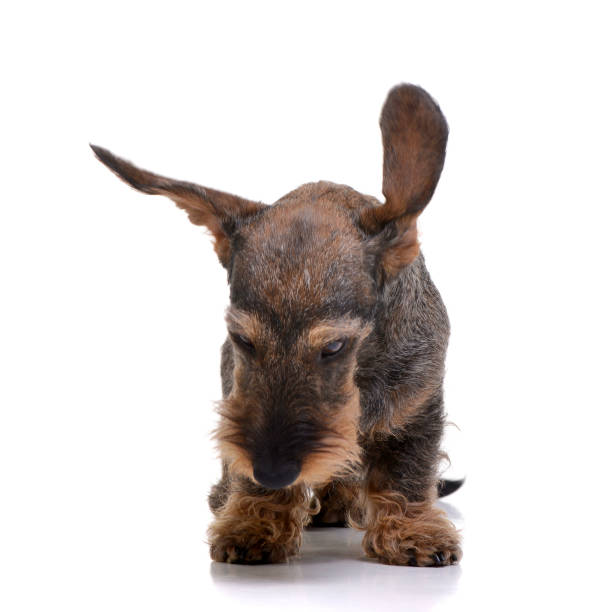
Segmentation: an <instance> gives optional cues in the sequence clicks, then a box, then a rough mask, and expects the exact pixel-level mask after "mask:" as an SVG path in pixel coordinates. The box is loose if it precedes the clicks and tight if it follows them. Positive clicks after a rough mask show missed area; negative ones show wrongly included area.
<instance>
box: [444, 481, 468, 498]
mask: <svg viewBox="0 0 612 612" xmlns="http://www.w3.org/2000/svg"><path fill="white" fill-rule="evenodd" d="M464 482H465V478H462V479H461V480H448V479H446V478H441V479H440V480H439V481H438V497H446V496H447V495H450V494H451V493H454V492H455V491H456V490H457V489H459V488H460V487H461V486H462V485H463V483H464Z"/></svg>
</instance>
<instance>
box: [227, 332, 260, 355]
mask: <svg viewBox="0 0 612 612" xmlns="http://www.w3.org/2000/svg"><path fill="white" fill-rule="evenodd" d="M232 338H233V339H234V341H235V342H237V343H238V344H239V345H240V346H242V347H243V348H245V349H247V350H248V351H252V350H254V349H255V346H254V345H253V343H252V342H251V341H250V340H249V339H248V338H247V337H246V336H243V335H242V334H232Z"/></svg>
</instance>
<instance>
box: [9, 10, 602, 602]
mask: <svg viewBox="0 0 612 612" xmlns="http://www.w3.org/2000/svg"><path fill="white" fill-rule="evenodd" d="M605 9H606V3H604V2H601V3H592V2H580V3H573V4H572V3H564V2H554V3H552V2H551V3H542V2H540V3H538V2H529V3H521V2H512V3H494V2H483V3H465V2H453V3H451V2H449V3H440V2H418V3H409V2H380V1H379V2H377V3H360V2H350V3H348V2H327V3H319V2H314V1H311V2H308V3H301V4H298V3H291V2H278V3H274V2H261V1H260V2H251V3H238V2H223V3H220V2H219V3H207V2H193V3H186V2H153V1H149V2H142V3H136V2H126V1H124V2H112V1H108V0H107V1H105V2H97V3H91V2H74V3H70V2H22V3H19V4H17V3H14V4H13V5H12V6H10V7H9V6H8V5H7V6H5V7H4V9H3V11H2V18H1V19H0V57H1V60H0V61H1V62H2V83H1V85H2V94H1V98H0V100H1V101H0V105H1V114H0V128H1V131H0V137H1V141H0V168H1V176H2V196H1V211H0V214H1V219H0V255H1V258H0V266H1V284H0V290H1V291H2V298H1V302H0V309H1V316H0V343H1V345H0V351H1V352H0V376H1V385H0V394H1V395H0V401H1V412H0V419H1V420H0V497H1V501H0V583H1V586H0V607H1V608H2V609H3V610H6V611H9V610H10V611H12V610H66V611H68V610H70V611H72V610H141V609H142V610H144V609H146V610H181V611H183V610H185V611H187V610H206V609H215V608H216V609H221V608H222V609H234V608H235V607H241V608H242V609H249V608H259V607H262V608H265V609H268V610H273V609H286V608H287V607H289V608H290V609H293V610H298V609H299V610H301V609H341V608H344V607H349V606H350V607H352V608H354V609H358V608H359V607H360V606H361V605H363V606H364V607H368V608H369V609H417V610H420V609H425V610H432V609H453V610H458V609H466V610H474V609H480V608H482V609H485V610H493V609H495V610H500V609H514V610H515V609H517V607H518V606H521V608H523V609H539V608H540V607H542V606H553V605H555V606H563V605H566V606H568V607H569V608H571V609H576V606H578V605H580V606H584V609H587V610H596V609H609V608H607V606H609V605H610V604H609V579H608V575H609V570H610V550H611V547H610V544H611V542H610V536H609V531H610V520H609V516H610V509H611V505H610V499H609V482H608V479H609V474H610V472H609V465H610V461H609V450H608V448H609V447H608V444H609V440H610V425H611V422H610V412H609V411H610V408H611V401H610V393H609V383H608V377H609V374H610V341H611V340H612V338H611V333H610V331H611V330H610V312H611V309H612V308H611V307H612V304H611V300H610V264H611V257H610V247H609V235H610V227H611V221H612V214H611V205H612V198H611V189H610V180H609V176H610V163H611V159H610V136H611V123H610V109H611V105H612V95H611V89H610V56H611V51H612V49H611V48H610V47H611V45H610V25H609V24H610V19H609V17H608V15H607V14H606V10H605ZM403 81H405V82H413V83H417V84H420V85H422V86H423V87H425V88H426V89H427V90H428V91H430V93H431V94H432V95H433V96H434V97H435V98H436V99H437V100H438V101H439V103H440V105H441V107H442V109H443V111H444V112H445V114H446V116H447V119H448V121H449V124H450V127H451V134H450V140H449V145H448V155H447V163H446V167H445V170H444V173H443V176H442V179H441V182H440V184H439V188H438V190H437V192H436V195H435V197H434V199H433V201H432V202H431V205H430V207H429V208H428V209H427V211H426V213H425V214H424V215H423V217H422V224H421V241H422V245H423V251H424V253H425V255H426V258H427V262H428V265H429V268H430V271H431V273H432V275H433V278H434V280H435V282H436V283H437V285H438V287H439V289H440V290H441V292H442V295H443V297H444V299H445V301H446V304H447V307H448V309H449V312H450V316H451V320H452V324H453V336H452V342H451V347H450V352H449V356H448V362H447V365H448V376H447V407H448V413H449V419H450V420H452V421H454V422H455V423H456V424H457V425H458V426H459V427H460V432H457V431H456V430H453V431H452V432H451V433H452V435H451V436H450V437H449V440H448V448H449V451H450V453H451V458H452V459H453V467H452V472H449V473H452V474H462V473H467V475H468V480H467V484H466V485H465V488H464V489H463V490H462V491H461V492H459V493H457V494H456V495H454V496H453V497H451V498H449V499H448V504H449V505H448V506H447V508H448V510H449V512H450V513H451V514H452V515H453V516H455V517H456V518H457V522H458V523H459V524H460V525H461V526H462V527H463V528H464V538H465V558H464V561H463V563H462V564H461V566H459V567H456V568H447V569H439V570H433V569H416V568H386V567H383V566H379V565H375V564H372V563H368V562H366V561H365V560H363V559H361V558H360V552H359V537H360V536H359V534H354V533H350V532H345V531H341V532H340V531H337V530H336V531H332V532H329V535H326V534H320V533H313V534H312V535H310V536H309V538H308V540H307V542H306V547H305V551H304V557H303V559H302V561H298V562H296V563H292V564H290V565H288V566H284V567H279V566H274V567H266V568H234V567H231V568H228V567H227V566H219V565H217V564H211V562H210V561H209V559H208V550H207V546H206V545H205V543H204V539H205V537H206V527H207V524H208V522H209V520H210V515H209V513H208V510H207V506H206V494H207V491H208V488H209V486H210V484H211V483H212V482H213V481H214V479H215V478H216V477H217V474H218V465H217V462H216V459H215V452H214V448H213V444H212V442H211V440H210V438H209V434H210V431H211V430H212V428H213V427H214V422H215V417H214V401H215V400H217V399H219V397H220V384H219V377H218V366H219V347H220V344H221V342H222V339H223V337H224V323H223V311H224V308H225V306H226V305H227V299H228V298H227V288H226V285H225V276H224V272H223V270H222V268H221V267H220V265H219V264H218V262H217V260H216V257H215V255H214V253H213V250H212V247H211V245H210V241H209V239H208V238H207V236H205V235H204V232H203V231H202V229H201V228H196V227H194V226H191V225H190V224H189V223H188V221H187V219H186V217H185V215H184V214H183V213H181V212H180V211H177V210H176V209H175V208H174V206H173V204H172V203H171V202H170V201H168V200H164V199H163V198H153V197H150V196H145V195H141V194H138V193H136V192H134V191H132V190H130V189H129V188H128V187H127V186H125V185H124V184H122V183H120V182H119V181H118V180H117V179H116V178H115V177H114V176H112V175H111V173H110V172H108V171H107V170H106V169H105V168H104V167H102V166H101V165H100V164H99V163H98V162H96V161H95V160H94V158H93V156H92V154H91V152H90V150H89V148H88V146H87V145H88V142H93V143H96V144H99V145H102V146H106V147H108V148H110V149H111V150H113V151H114V152H116V153H117V154H119V155H123V156H125V157H127V158H128V159H131V160H133V161H134V162H136V163H137V164H139V165H142V166H143V167H145V168H148V169H151V170H153V171H156V172H160V173H162V174H166V175H169V176H173V177H176V178H183V179H187V180H193V181H196V182H200V183H202V184H204V185H207V186H210V187H215V188H218V189H224V190H228V191H231V192H234V193H238V194H240V195H243V196H245V197H249V198H253V199H257V200H262V201H265V202H272V201H274V200H276V199H277V198H278V197H280V196H281V195H282V194H284V193H285V192H287V191H289V190H291V189H293V188H294V187H296V186H298V185H299V184H301V183H303V182H305V181H309V180H318V179H328V180H333V181H336V182H341V183H347V184H350V185H352V186H353V187H355V188H356V189H358V190H360V191H363V192H365V193H370V194H374V195H378V196H379V197H380V195H381V194H380V185H381V166H382V151H381V146H380V134H379V130H378V113H379V110H380V107H381V105H382V103H383V100H384V97H385V95H386V92H387V90H388V89H389V88H390V87H391V86H393V85H395V84H396V83H398V82H403Z"/></svg>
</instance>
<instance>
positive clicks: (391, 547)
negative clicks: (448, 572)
mask: <svg viewBox="0 0 612 612" xmlns="http://www.w3.org/2000/svg"><path fill="white" fill-rule="evenodd" d="M363 549H364V551H365V553H366V555H367V556H368V557H370V558H373V559H378V561H380V562H381V563H385V564H387V565H408V566H412V567H444V566H446V565H455V564H457V563H459V561H460V560H461V556H462V553H461V546H460V537H459V534H458V533H457V530H456V529H455V526H454V525H453V524H452V523H451V522H450V521H448V520H446V519H444V518H441V517H440V518H439V519H438V520H436V521H433V522H427V523H423V522H421V521H413V520H410V519H403V520H397V519H396V520H395V521H393V522H392V523H389V524H382V525H378V526H375V527H374V528H370V529H368V530H367V531H366V534H365V537H364V539H363Z"/></svg>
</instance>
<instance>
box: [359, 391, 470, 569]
mask: <svg viewBox="0 0 612 612" xmlns="http://www.w3.org/2000/svg"><path fill="white" fill-rule="evenodd" d="M442 426H443V414H442V403H441V399H440V400H436V401H433V402H432V403H431V404H430V405H429V406H428V407H427V409H426V410H424V412H423V413H421V414H420V415H418V416H416V417H415V418H414V419H412V420H411V421H410V423H409V424H408V425H406V427H405V428H404V430H403V431H402V430H400V431H395V432H394V434H393V435H389V436H388V437H386V438H378V439H377V440H376V441H371V442H370V443H369V444H368V445H367V451H366V452H367V455H368V464H369V466H368V474H367V477H366V481H365V483H364V484H365V491H364V493H365V495H364V507H363V513H364V517H363V521H362V522H361V527H362V528H363V529H365V532H366V533H365V536H364V539H363V548H364V551H365V553H366V555H367V556H368V557H372V558H375V559H378V560H379V561H381V562H382V563H387V564H390V565H412V566H429V567H436V566H443V565H452V564H455V563H457V562H458V561H459V559H460V558H461V547H460V537H459V534H458V532H457V529H456V528H455V526H454V525H453V524H452V523H451V522H450V521H449V520H448V518H446V515H445V513H444V512H443V511H442V510H440V509H439V508H436V507H435V506H434V503H435V501H436V499H437V487H436V485H437V467H438V458H439V441H440V435H441V431H442Z"/></svg>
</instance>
